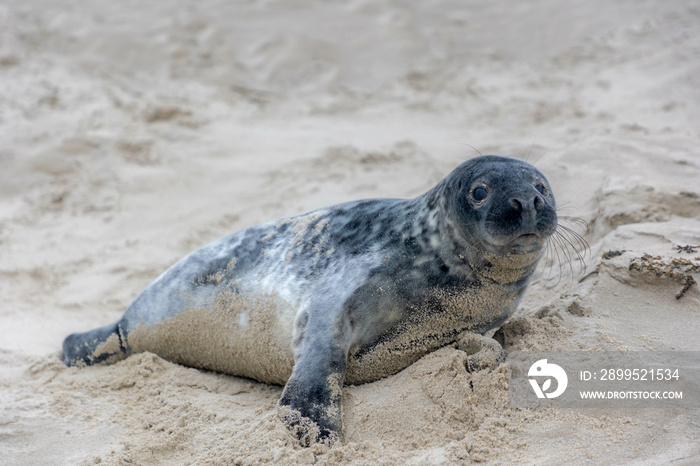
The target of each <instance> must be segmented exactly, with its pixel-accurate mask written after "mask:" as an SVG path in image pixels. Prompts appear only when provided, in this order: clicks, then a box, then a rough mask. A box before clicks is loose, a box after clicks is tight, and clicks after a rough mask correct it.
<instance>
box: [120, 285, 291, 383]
mask: <svg viewBox="0 0 700 466" xmlns="http://www.w3.org/2000/svg"><path fill="white" fill-rule="evenodd" d="M293 320H294V311H293V310H292V309H291V307H290V306H289V304H288V303H287V302H286V301H285V300H283V299H282V298H281V297H280V296H279V295H277V294H276V293H255V294H239V293H238V292H236V291H234V290H232V289H229V290H225V291H223V292H221V293H219V294H218V295H217V296H216V297H215V299H214V300H213V302H212V303H211V304H210V305H209V306H200V307H190V308H187V309H186V310H184V311H182V312H180V313H178V314H177V315H176V316H174V317H172V318H170V319H167V320H163V321H160V322H157V323H155V324H153V325H147V326H142V325H140V326H137V327H136V328H134V329H133V330H132V331H131V332H129V334H128V337H127V339H128V345H129V347H130V348H131V350H132V351H133V352H139V351H151V352H153V353H156V354H158V355H159V356H161V357H162V358H164V359H167V360H169V361H173V362H177V363H180V364H184V365H186V366H192V367H198V368H201V369H208V370H213V371H216V372H222V373H226V374H231V375H238V376H243V377H250V378H252V379H256V380H259V381H261V382H267V383H273V384H279V385H283V384H284V383H285V382H286V381H287V379H289V376H290V374H291V373H292V368H293V367H294V354H293V351H292V347H291V341H292V328H293Z"/></svg>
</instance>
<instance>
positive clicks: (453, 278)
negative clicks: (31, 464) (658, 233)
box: [63, 156, 557, 445]
mask: <svg viewBox="0 0 700 466" xmlns="http://www.w3.org/2000/svg"><path fill="white" fill-rule="evenodd" d="M556 228H557V214H556V206H555V200H554V196H553V194H552V191H551V188H550V186H549V183H548V182H547V180H546V179H545V177H544V176H543V175H542V174H541V173H540V172H539V171H538V170H537V169H536V168H534V167H533V166H532V165H529V164H528V163H526V162H523V161H520V160H517V159H514V158H510V157H503V156H481V157H476V158H473V159H471V160H468V161H466V162H464V163H462V164H461V165H460V166H458V167H457V168H456V169H455V170H454V171H452V172H451V173H450V174H449V175H448V176H447V177H445V178H444V179H443V180H442V181H440V182H439V183H438V184H437V185H436V186H435V187H434V188H432V189H431V190H429V191H428V192H426V193H425V194H423V195H421V196H418V197H416V198H415V199H371V200H362V201H356V202H349V203H345V204H340V205H336V206H333V207H328V208H324V209H319V210H316V211H313V212H310V213H306V214H302V215H298V216H294V217H289V218H285V219H281V220H275V221H271V222H268V223H265V224H262V225H259V226H254V227H251V228H248V229H246V230H242V231H239V232H237V233H233V234H231V235H229V236H226V237H224V238H221V239H219V240H217V241H214V242H213V243H211V244H209V245H207V246H204V247H203V248H201V249H199V250H197V251H195V252H193V253H191V254H190V255H188V256H186V257H185V258H183V259H182V260H180V261H179V262H177V263H176V264H175V265H173V266H172V267H171V268H170V269H168V270H167V271H165V272H164V273H163V274H162V275H161V276H159V277H158V278H157V279H156V280H155V281H154V282H153V283H152V284H151V285H149V286H148V288H146V289H145V290H144V291H143V292H142V293H141V294H140V295H139V296H138V297H137V298H136V300H135V301H134V302H133V303H132V304H131V305H130V306H129V308H128V309H127V311H126V313H125V314H124V316H123V317H122V318H121V319H120V320H119V321H118V322H115V323H113V324H110V325H107V326H105V327H101V328H98V329H95V330H92V331H88V332H85V333H74V334H71V335H69V336H68V337H67V338H66V339H65V341H64V343H63V353H64V362H65V364H67V365H83V364H88V365H89V364H94V363H98V362H113V361H116V360H119V359H122V358H124V357H126V356H128V355H130V354H132V353H135V352H141V351H151V352H153V353H156V354H158V355H160V356H161V357H163V358H165V359H168V360H170V361H174V362H177V363H181V364H184V365H187V366H194V367H198V368H203V369H209V370H214V371H218V372H223V373H228V374H232V375H238V376H245V377H250V378H253V379H257V380H259V381H262V382H269V383H276V384H285V383H286V385H285V387H284V391H283V394H282V398H281V400H280V405H281V407H282V411H284V412H285V414H283V420H284V421H285V423H286V424H287V426H288V427H289V428H290V429H292V430H293V431H294V432H295V433H296V435H297V436H298V438H299V439H300V441H301V443H302V444H305V445H308V444H309V443H310V442H312V441H316V440H318V441H326V442H329V443H330V442H332V441H334V440H336V439H338V438H339V436H340V434H341V430H342V422H341V394H342V386H343V384H344V383H349V384H358V383H363V382H369V381H373V380H377V379H379V378H381V377H385V376H388V375H391V374H394V373H396V372H398V371H400V370H401V369H403V368H405V367H407V366H408V365H410V364H411V363H413V362H415V361H416V360H417V359H419V358H420V357H421V356H423V355H425V354H427V353H428V352H430V351H434V350H436V349H438V348H440V347H442V346H445V345H448V344H452V343H458V344H461V345H462V347H464V348H465V350H466V351H467V352H468V353H473V354H472V355H471V356H470V358H469V362H468V366H469V368H470V369H472V370H474V369H479V368H481V367H483V366H484V365H488V361H491V362H493V361H494V355H495V361H496V362H498V361H500V360H502V359H503V357H504V353H503V349H502V348H501V347H500V345H498V343H496V342H495V340H492V339H487V338H486V337H484V336H482V335H483V334H484V333H485V332H487V331H489V330H491V329H494V328H496V327H498V326H500V325H501V324H502V323H503V322H504V321H505V319H506V318H507V317H508V316H509V314H510V313H511V312H512V311H513V310H514V309H515V307H516V306H517V304H518V302H519V300H520V299H521V297H522V295H523V293H524V291H525V288H526V286H527V284H528V282H529V281H530V278H531V277H532V274H533V271H534V270H535V266H536V265H537V262H538V260H539V259H540V257H541V256H542V255H543V252H544V250H545V248H546V245H547V241H548V239H549V238H550V237H551V235H552V234H553V233H554V232H555V230H556ZM460 342H461V343H460ZM484 361H486V362H484Z"/></svg>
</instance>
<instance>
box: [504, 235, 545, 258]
mask: <svg viewBox="0 0 700 466" xmlns="http://www.w3.org/2000/svg"><path fill="white" fill-rule="evenodd" d="M546 245H547V241H546V240H545V239H544V238H541V237H540V236H538V235H536V234H534V233H526V234H524V235H520V236H518V237H517V238H515V240H513V241H512V242H511V243H510V244H509V251H508V254H532V253H536V252H539V251H542V250H543V249H544V248H545V246H546Z"/></svg>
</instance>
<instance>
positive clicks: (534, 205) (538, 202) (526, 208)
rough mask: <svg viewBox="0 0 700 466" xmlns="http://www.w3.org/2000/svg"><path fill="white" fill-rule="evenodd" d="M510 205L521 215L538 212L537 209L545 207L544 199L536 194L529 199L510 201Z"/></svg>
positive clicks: (517, 198) (518, 198) (521, 198)
mask: <svg viewBox="0 0 700 466" xmlns="http://www.w3.org/2000/svg"><path fill="white" fill-rule="evenodd" d="M510 205H512V206H513V207H514V208H515V209H516V210H517V211H518V212H520V213H525V212H528V213H530V212H536V211H537V209H540V208H542V206H543V205H544V199H542V197H541V196H540V195H538V194H535V195H534V196H532V197H530V198H529V199H527V198H525V197H514V198H512V199H511V200H510Z"/></svg>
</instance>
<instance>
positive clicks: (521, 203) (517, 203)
mask: <svg viewBox="0 0 700 466" xmlns="http://www.w3.org/2000/svg"><path fill="white" fill-rule="evenodd" d="M525 204H526V202H525V201H523V200H522V199H518V198H517V197H514V198H513V199H511V200H510V205H512V206H513V207H515V208H516V209H517V210H518V212H522V211H523V209H524V208H525Z"/></svg>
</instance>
